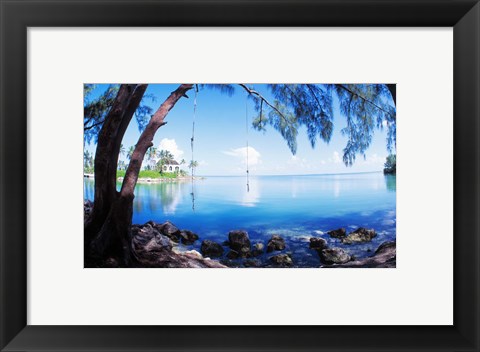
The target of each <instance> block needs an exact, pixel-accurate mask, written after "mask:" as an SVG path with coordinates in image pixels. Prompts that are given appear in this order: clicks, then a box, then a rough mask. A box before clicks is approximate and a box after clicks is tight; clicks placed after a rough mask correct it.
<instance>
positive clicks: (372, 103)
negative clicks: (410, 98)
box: [337, 84, 395, 119]
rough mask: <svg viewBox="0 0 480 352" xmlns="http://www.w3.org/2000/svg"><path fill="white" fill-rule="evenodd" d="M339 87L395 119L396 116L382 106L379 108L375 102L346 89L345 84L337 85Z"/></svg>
mask: <svg viewBox="0 0 480 352" xmlns="http://www.w3.org/2000/svg"><path fill="white" fill-rule="evenodd" d="M337 86H338V87H340V88H342V89H344V90H346V91H347V92H349V93H350V94H352V95H355V96H357V97H359V98H360V99H362V100H363V101H365V102H367V103H369V104H371V105H373V106H375V107H376V108H377V109H378V110H381V111H383V112H384V113H386V114H388V115H390V116H391V117H392V118H394V119H395V116H393V115H392V114H391V113H390V112H389V111H386V110H385V109H382V108H381V107H380V106H378V105H377V104H375V103H374V102H372V101H370V100H368V99H366V98H365V97H362V96H361V95H360V94H358V93H355V92H353V91H352V90H350V89H348V88H347V87H345V86H344V85H343V84H337Z"/></svg>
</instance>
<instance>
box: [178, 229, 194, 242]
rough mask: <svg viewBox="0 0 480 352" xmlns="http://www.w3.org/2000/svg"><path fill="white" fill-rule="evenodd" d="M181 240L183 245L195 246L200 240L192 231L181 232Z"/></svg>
mask: <svg viewBox="0 0 480 352" xmlns="http://www.w3.org/2000/svg"><path fill="white" fill-rule="evenodd" d="M180 238H181V241H182V243H183V244H193V243H194V242H195V241H196V240H198V235H197V234H196V233H193V232H192V231H188V230H182V231H180Z"/></svg>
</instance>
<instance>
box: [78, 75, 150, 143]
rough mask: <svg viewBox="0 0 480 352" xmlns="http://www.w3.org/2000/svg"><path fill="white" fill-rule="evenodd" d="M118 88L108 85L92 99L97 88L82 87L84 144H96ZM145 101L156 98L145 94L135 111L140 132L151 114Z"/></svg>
mask: <svg viewBox="0 0 480 352" xmlns="http://www.w3.org/2000/svg"><path fill="white" fill-rule="evenodd" d="M119 87H120V86H119V85H118V84H112V85H109V86H108V87H107V88H106V89H105V90H104V91H103V92H101V93H100V94H98V96H96V97H95V98H92V95H93V93H94V92H95V90H97V88H98V87H97V86H96V85H95V84H85V85H84V86H83V132H84V137H83V138H84V141H85V142H86V143H90V142H91V141H92V140H93V141H94V142H95V143H96V142H97V138H98V133H99V132H100V130H101V128H102V126H103V122H104V121H105V117H106V116H107V114H108V112H109V111H110V108H111V107H112V105H113V103H114V102H115V98H116V97H117V93H118V89H119ZM146 100H150V101H152V102H155V101H156V98H155V96H154V95H152V94H145V95H144V96H143V98H142V101H141V103H140V105H139V106H138V108H137V110H136V111H135V119H136V121H137V125H138V129H139V131H140V132H142V131H143V130H144V129H145V127H146V126H147V124H148V121H149V120H150V116H151V115H152V113H153V109H152V108H151V107H150V106H149V105H146V104H145V103H144V102H145V101H146Z"/></svg>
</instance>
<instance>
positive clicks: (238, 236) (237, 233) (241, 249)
mask: <svg viewBox="0 0 480 352" xmlns="http://www.w3.org/2000/svg"><path fill="white" fill-rule="evenodd" d="M228 245H229V246H230V248H231V249H232V250H233V251H235V252H236V253H237V255H238V256H239V257H242V258H246V257H248V256H250V254H251V253H250V238H248V233H247V232H246V231H242V230H233V231H230V232H229V233H228Z"/></svg>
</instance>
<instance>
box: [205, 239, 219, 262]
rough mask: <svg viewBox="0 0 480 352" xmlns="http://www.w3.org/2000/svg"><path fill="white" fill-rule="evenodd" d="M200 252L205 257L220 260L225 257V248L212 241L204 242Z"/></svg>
mask: <svg viewBox="0 0 480 352" xmlns="http://www.w3.org/2000/svg"><path fill="white" fill-rule="evenodd" d="M200 251H201V252H202V254H203V256H205V257H211V258H218V257H221V256H222V255H223V247H222V246H221V245H219V244H218V243H216V242H213V241H210V240H204V241H203V242H202V245H201V247H200Z"/></svg>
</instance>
